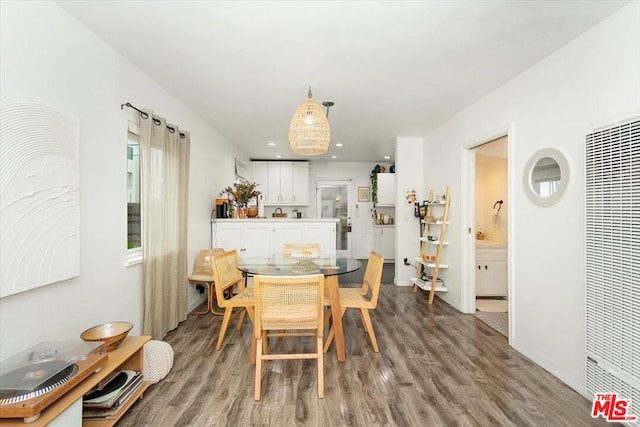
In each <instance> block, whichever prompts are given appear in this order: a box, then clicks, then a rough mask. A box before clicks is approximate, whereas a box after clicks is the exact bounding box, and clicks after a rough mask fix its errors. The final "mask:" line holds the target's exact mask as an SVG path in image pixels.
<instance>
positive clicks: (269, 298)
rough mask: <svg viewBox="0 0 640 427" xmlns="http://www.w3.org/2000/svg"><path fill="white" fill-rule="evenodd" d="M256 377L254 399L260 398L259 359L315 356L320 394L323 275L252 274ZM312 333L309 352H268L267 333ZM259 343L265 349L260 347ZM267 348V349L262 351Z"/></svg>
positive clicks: (308, 334)
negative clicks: (312, 340) (312, 348)
mask: <svg viewBox="0 0 640 427" xmlns="http://www.w3.org/2000/svg"><path fill="white" fill-rule="evenodd" d="M254 290H255V327H254V337H255V338H256V346H255V348H256V381H255V395H254V398H255V400H260V389H261V381H262V362H263V361H264V360H282V359H316V361H317V367H318V397H319V398H323V397H324V368H323V356H324V355H323V352H322V334H323V329H324V327H323V313H322V312H323V299H324V276H323V275H322V274H317V275H306V276H261V275H258V276H255V277H254ZM300 336H306V337H315V341H316V342H315V348H316V351H315V352H313V353H277V354H272V353H270V352H269V351H268V347H266V344H267V340H268V338H269V337H300ZM263 344H264V345H265V349H263ZM264 350H267V351H264Z"/></svg>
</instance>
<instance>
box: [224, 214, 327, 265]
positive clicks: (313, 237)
mask: <svg viewBox="0 0 640 427" xmlns="http://www.w3.org/2000/svg"><path fill="white" fill-rule="evenodd" d="M338 221H339V219H338V218H322V219H315V218H246V219H215V220H214V221H213V227H212V245H213V247H214V248H223V249H225V250H231V249H235V250H237V251H238V255H239V256H240V258H247V257H258V256H271V255H274V254H279V253H280V252H282V247H283V246H284V244H285V243H319V244H320V248H321V252H322V254H323V255H327V256H333V255H335V254H336V228H337V224H338Z"/></svg>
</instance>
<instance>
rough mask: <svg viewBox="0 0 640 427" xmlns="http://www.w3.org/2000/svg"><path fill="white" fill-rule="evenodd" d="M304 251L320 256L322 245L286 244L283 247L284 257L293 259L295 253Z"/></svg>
mask: <svg viewBox="0 0 640 427" xmlns="http://www.w3.org/2000/svg"><path fill="white" fill-rule="evenodd" d="M303 250H312V251H316V252H317V253H318V254H320V243H285V244H284V245H283V246H282V256H283V257H284V258H291V254H292V253H293V252H295V251H303Z"/></svg>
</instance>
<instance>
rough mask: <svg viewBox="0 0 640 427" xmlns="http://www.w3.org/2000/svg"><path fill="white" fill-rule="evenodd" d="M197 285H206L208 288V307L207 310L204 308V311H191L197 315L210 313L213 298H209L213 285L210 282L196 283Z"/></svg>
mask: <svg viewBox="0 0 640 427" xmlns="http://www.w3.org/2000/svg"><path fill="white" fill-rule="evenodd" d="M191 283H194V282H191ZM196 285H204V286H206V288H207V309H206V310H202V311H195V310H193V311H192V312H191V314H194V315H196V316H201V315H203V314H208V313H209V310H210V307H211V300H210V299H209V295H210V293H211V286H210V284H209V283H208V282H202V283H196Z"/></svg>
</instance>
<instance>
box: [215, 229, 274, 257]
mask: <svg viewBox="0 0 640 427" xmlns="http://www.w3.org/2000/svg"><path fill="white" fill-rule="evenodd" d="M274 238H275V227H274V225H273V224H272V223H270V222H256V223H253V224H248V223H242V222H234V221H229V220H227V221H225V222H224V223H223V222H216V224H215V226H214V246H216V247H219V248H223V249H224V250H227V251H229V250H232V249H235V250H236V251H238V256H239V257H240V258H248V257H254V256H269V255H271V254H272V250H273V249H272V248H273V245H274V243H273V242H274Z"/></svg>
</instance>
